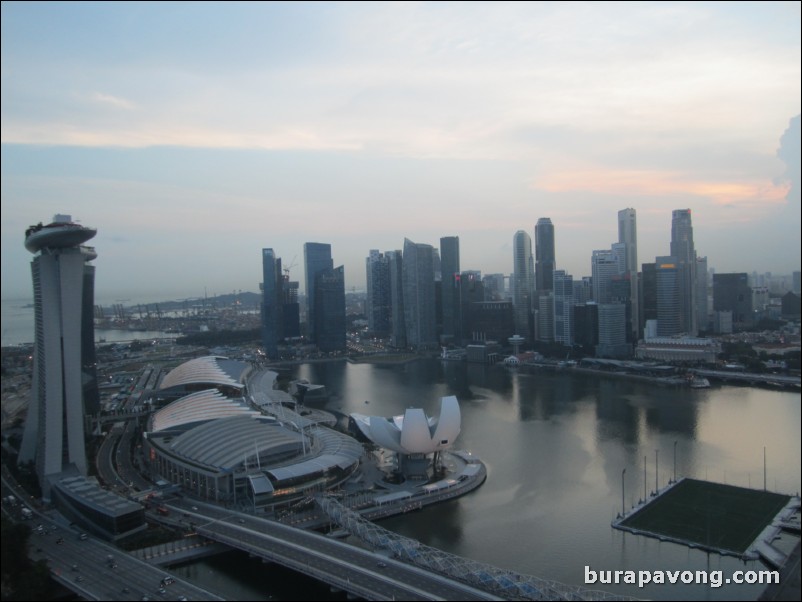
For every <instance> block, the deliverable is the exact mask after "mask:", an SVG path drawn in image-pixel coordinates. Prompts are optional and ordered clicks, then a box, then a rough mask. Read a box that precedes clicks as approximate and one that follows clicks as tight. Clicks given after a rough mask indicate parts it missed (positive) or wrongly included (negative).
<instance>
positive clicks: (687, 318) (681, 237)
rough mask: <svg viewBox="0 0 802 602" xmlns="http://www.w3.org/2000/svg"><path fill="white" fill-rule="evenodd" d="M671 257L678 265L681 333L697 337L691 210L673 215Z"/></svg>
mask: <svg viewBox="0 0 802 602" xmlns="http://www.w3.org/2000/svg"><path fill="white" fill-rule="evenodd" d="M671 257H674V259H675V260H676V264H677V289H678V292H677V294H678V303H679V314H678V316H679V332H684V333H686V334H687V335H688V336H692V337H695V336H696V334H697V332H698V326H697V321H696V304H697V300H696V249H695V248H694V245H693V225H692V223H691V210H690V209H675V210H674V211H673V212H672V214H671ZM658 328H659V325H658Z"/></svg>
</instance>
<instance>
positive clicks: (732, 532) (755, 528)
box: [620, 479, 791, 554]
mask: <svg viewBox="0 0 802 602" xmlns="http://www.w3.org/2000/svg"><path fill="white" fill-rule="evenodd" d="M790 499H791V498H790V497H789V496H787V495H780V494H778V493H769V492H766V491H757V490H755V489H744V488H743V487H734V486H732V485H721V484H719V483H708V482H706V481H697V480H695V479H684V480H682V481H681V482H679V483H677V484H676V485H675V486H674V487H672V488H671V489H669V490H668V491H666V492H665V493H663V494H662V495H660V496H658V497H656V498H655V499H654V500H652V501H651V502H650V503H649V504H647V505H646V506H644V507H643V508H642V509H640V510H638V511H637V512H636V513H635V514H633V515H632V516H629V517H628V518H626V519H625V520H623V521H621V523H620V525H621V526H622V527H624V528H628V529H637V530H638V531H643V532H646V533H649V534H652V535H656V536H658V537H667V538H670V539H672V540H676V541H682V542H685V543H687V544H695V545H699V546H703V547H705V548H710V549H714V550H722V551H728V552H733V553H736V554H743V553H744V552H746V551H747V550H748V549H749V546H750V544H751V543H752V542H753V541H754V540H755V539H756V538H757V536H758V535H760V532H761V531H763V529H765V528H766V526H767V525H769V524H770V523H771V521H772V520H773V519H774V517H775V516H776V515H777V513H778V512H779V511H780V510H782V508H783V507H784V506H785V505H786V504H787V503H788V501H789V500H790Z"/></svg>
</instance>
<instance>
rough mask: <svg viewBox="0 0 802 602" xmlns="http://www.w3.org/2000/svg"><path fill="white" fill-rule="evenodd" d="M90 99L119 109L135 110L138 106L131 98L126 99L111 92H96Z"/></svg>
mask: <svg viewBox="0 0 802 602" xmlns="http://www.w3.org/2000/svg"><path fill="white" fill-rule="evenodd" d="M90 100H92V101H94V102H97V103H101V104H103V105H107V106H112V107H114V108H117V109H125V110H126V111H133V110H134V109H136V108H137V106H136V104H135V103H133V102H131V101H130V100H126V99H124V98H120V97H118V96H112V95H111V94H103V93H101V92H95V93H94V94H92V95H91V96H90Z"/></svg>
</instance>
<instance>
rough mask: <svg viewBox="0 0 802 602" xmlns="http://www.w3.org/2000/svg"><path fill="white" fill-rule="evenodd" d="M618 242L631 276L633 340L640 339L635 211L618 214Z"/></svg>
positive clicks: (630, 297) (630, 210) (624, 211)
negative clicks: (622, 248) (621, 245)
mask: <svg viewBox="0 0 802 602" xmlns="http://www.w3.org/2000/svg"><path fill="white" fill-rule="evenodd" d="M618 242H619V243H621V244H623V245H624V259H625V261H624V269H625V272H626V273H627V274H629V284H630V294H629V306H630V319H631V340H632V341H634V342H637V341H638V339H639V338H640V328H639V324H640V306H639V303H638V224H637V214H636V212H635V210H634V209H632V208H628V209H622V210H621V211H619V212H618Z"/></svg>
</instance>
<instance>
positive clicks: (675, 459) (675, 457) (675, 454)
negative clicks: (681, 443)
mask: <svg viewBox="0 0 802 602" xmlns="http://www.w3.org/2000/svg"><path fill="white" fill-rule="evenodd" d="M674 482H675V483H676V482H677V442H676V441H674Z"/></svg>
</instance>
